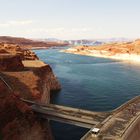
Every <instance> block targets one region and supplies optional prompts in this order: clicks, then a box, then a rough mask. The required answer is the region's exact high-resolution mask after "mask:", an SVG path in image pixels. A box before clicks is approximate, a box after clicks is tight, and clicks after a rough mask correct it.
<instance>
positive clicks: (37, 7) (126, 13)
mask: <svg viewBox="0 0 140 140" xmlns="http://www.w3.org/2000/svg"><path fill="white" fill-rule="evenodd" d="M0 2H1V5H0V12H1V13H3V14H2V15H1V20H0V30H1V32H0V36H15V37H25V38H58V39H63V40H65V39H66V40H72V39H94V38H99V39H107V38H130V39H131V38H132V39H134V38H140V26H139V25H140V19H139V13H140V9H139V5H140V1H139V0H123V1H122V0H117V1H114V0H106V1H102V0H76V1H75V0H40V1H37V0H24V1H18V0H13V1H8V0H5V1H4V0H0Z"/></svg>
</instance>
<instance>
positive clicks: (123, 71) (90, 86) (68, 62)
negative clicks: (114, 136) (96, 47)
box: [35, 48, 140, 140]
mask: <svg viewBox="0 0 140 140" xmlns="http://www.w3.org/2000/svg"><path fill="white" fill-rule="evenodd" d="M35 52H36V54H37V55H38V56H39V58H40V59H41V60H43V61H44V62H46V63H48V64H50V65H51V67H52V68H53V71H54V73H55V75H56V76H57V77H58V79H59V81H60V83H61V85H62V90H61V91H60V92H59V93H56V94H53V96H52V97H51V102H52V103H54V104H59V105H65V106H70V107H76V108H81V109H86V110H92V111H109V110H113V109H115V108H117V107H118V106H120V105H121V104H123V103H124V102H126V101H128V100H130V99H132V98H133V97H135V96H137V95H140V64H139V63H134V62H123V61H120V60H119V61H118V60H112V59H105V58H96V57H89V56H80V55H74V54H66V53H62V52H60V48H58V49H48V50H35ZM51 126H52V131H53V134H54V137H55V140H79V139H80V137H82V136H83V135H84V134H85V133H86V132H87V131H88V130H87V129H85V128H80V127H76V126H72V125H68V124H62V123H58V122H51Z"/></svg>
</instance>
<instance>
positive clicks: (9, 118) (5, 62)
mask: <svg viewBox="0 0 140 140" xmlns="http://www.w3.org/2000/svg"><path fill="white" fill-rule="evenodd" d="M26 52H28V55H27V54H26V53H25V51H23V50H22V49H21V48H20V47H19V46H17V45H13V44H11V45H10V44H3V43H1V44H0V76H1V77H2V79H4V80H5V81H6V83H7V84H8V85H9V86H10V88H11V89H12V91H11V90H10V89H9V88H8V86H7V85H6V84H5V83H4V82H3V80H2V79H0V122H1V123H0V139H3V140H52V139H53V137H52V135H51V130H50V127H49V123H48V122H47V121H43V122H42V121H41V120H40V119H38V118H37V116H36V115H35V114H34V112H32V110H31V108H30V107H29V106H28V105H27V104H25V103H23V102H22V101H21V100H20V98H25V99H29V100H34V101H38V102H42V103H49V101H50V92H51V91H52V90H60V89H61V86H60V84H59V82H58V80H57V78H56V77H55V75H54V74H53V71H52V69H51V67H50V66H49V65H47V64H45V63H43V62H42V61H39V60H38V58H37V56H36V55H35V54H34V56H33V55H31V54H33V53H32V52H31V51H28V50H26ZM27 56H28V57H27ZM29 58H30V59H29Z"/></svg>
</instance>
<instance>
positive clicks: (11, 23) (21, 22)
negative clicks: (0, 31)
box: [0, 20, 33, 27]
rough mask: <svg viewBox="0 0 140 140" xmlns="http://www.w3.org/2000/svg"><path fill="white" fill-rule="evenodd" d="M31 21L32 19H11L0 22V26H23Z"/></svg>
mask: <svg viewBox="0 0 140 140" xmlns="http://www.w3.org/2000/svg"><path fill="white" fill-rule="evenodd" d="M32 23H33V21H32V20H12V21H7V22H4V23H0V27H11V26H23V25H29V24H32Z"/></svg>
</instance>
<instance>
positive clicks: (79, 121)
mask: <svg viewBox="0 0 140 140" xmlns="http://www.w3.org/2000/svg"><path fill="white" fill-rule="evenodd" d="M21 100H22V101H24V102H26V103H28V104H30V105H31V108H32V110H33V111H34V112H35V113H37V114H38V115H39V116H40V117H41V118H44V119H49V120H54V121H59V122H63V123H68V124H73V125H76V126H80V127H84V128H92V127H93V126H95V125H97V124H99V123H100V122H101V121H103V120H105V119H106V118H107V117H108V116H109V115H110V113H109V112H93V111H87V110H83V109H77V108H72V107H66V106H60V105H54V104H40V103H36V102H34V101H29V100H25V99H21Z"/></svg>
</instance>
